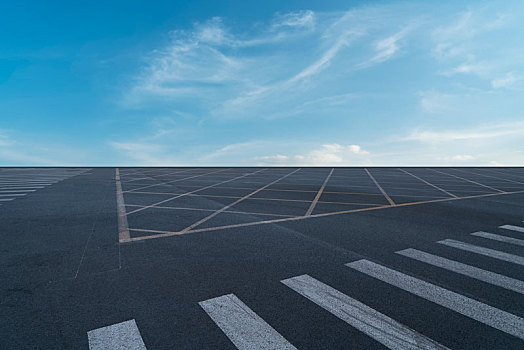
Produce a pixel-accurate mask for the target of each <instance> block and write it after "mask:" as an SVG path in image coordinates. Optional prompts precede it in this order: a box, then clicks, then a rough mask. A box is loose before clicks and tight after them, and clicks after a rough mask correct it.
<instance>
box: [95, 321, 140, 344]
mask: <svg viewBox="0 0 524 350" xmlns="http://www.w3.org/2000/svg"><path fill="white" fill-rule="evenodd" d="M87 339H88V341H89V349H90V350H146V345H145V344H144V341H143V340H142V336H141V335H140V331H139V330H138V327H137V326H136V322H135V320H129V321H125V322H122V323H117V324H114V325H111V326H107V327H102V328H98V329H95V330H92V331H89V332H87Z"/></svg>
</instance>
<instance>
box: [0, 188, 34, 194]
mask: <svg viewBox="0 0 524 350" xmlns="http://www.w3.org/2000/svg"><path fill="white" fill-rule="evenodd" d="M34 191H36V190H1V189H0V193H17V192H34Z"/></svg>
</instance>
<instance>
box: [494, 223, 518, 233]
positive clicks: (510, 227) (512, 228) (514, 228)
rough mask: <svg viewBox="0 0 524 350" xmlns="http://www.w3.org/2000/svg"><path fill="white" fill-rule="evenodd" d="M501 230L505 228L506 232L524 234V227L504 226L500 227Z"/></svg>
mask: <svg viewBox="0 0 524 350" xmlns="http://www.w3.org/2000/svg"><path fill="white" fill-rule="evenodd" d="M499 228H503V229H505V230H511V231H517V232H523V233H524V227H520V226H513V225H502V226H499Z"/></svg>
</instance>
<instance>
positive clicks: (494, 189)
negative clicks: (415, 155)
mask: <svg viewBox="0 0 524 350" xmlns="http://www.w3.org/2000/svg"><path fill="white" fill-rule="evenodd" d="M429 170H431V171H435V172H437V173H440V174H444V175H448V176H453V177H456V178H457V179H461V180H464V181H467V182H471V183H473V184H475V185H478V186H481V187H485V188H489V189H490V190H493V191H497V192H501V193H504V192H505V191H502V190H499V189H498V188H494V187H491V186H488V185H484V184H481V183H480V182H476V181H473V180H469V179H466V178H463V177H460V176H457V175H452V174H448V173H445V172H443V171H438V170H435V169H429Z"/></svg>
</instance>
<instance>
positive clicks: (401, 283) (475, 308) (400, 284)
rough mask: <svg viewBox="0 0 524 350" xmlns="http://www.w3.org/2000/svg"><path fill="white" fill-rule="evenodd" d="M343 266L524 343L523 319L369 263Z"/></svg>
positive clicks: (355, 262)
mask: <svg viewBox="0 0 524 350" xmlns="http://www.w3.org/2000/svg"><path fill="white" fill-rule="evenodd" d="M346 266H348V267H350V268H353V269H355V270H357V271H360V272H362V273H365V274H366V275H369V276H371V277H374V278H376V279H378V280H380V281H383V282H386V283H388V284H390V285H393V286H395V287H397V288H400V289H403V290H405V291H407V292H409V293H412V294H414V295H417V296H419V297H421V298H424V299H426V300H429V301H431V302H433V303H435V304H438V305H440V306H443V307H445V308H448V309H450V310H452V311H455V312H458V313H459V314H462V315H464V316H467V317H470V318H472V319H474V320H476V321H478V322H481V323H483V324H485V325H488V326H490V327H493V328H495V329H498V330H500V331H502V332H505V333H508V334H511V335H513V336H515V337H517V338H520V339H524V333H523V332H522V330H523V329H524V319H523V318H522V317H519V316H517V315H513V314H511V313H509V312H506V311H503V310H500V309H497V308H495V307H493V306H489V305H487V304H484V303H481V302H480V301H477V300H474V299H471V298H468V297H466V296H464V295H461V294H459V293H455V292H452V291H450V290H448V289H445V288H442V287H439V286H437V285H435V284H432V283H429V282H426V281H423V280H421V279H418V278H415V277H412V276H409V275H406V274H404V273H402V272H399V271H396V270H393V269H390V268H387V267H385V266H382V265H379V264H376V263H374V262H371V261H369V260H358V261H354V262H351V263H349V264H346Z"/></svg>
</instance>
